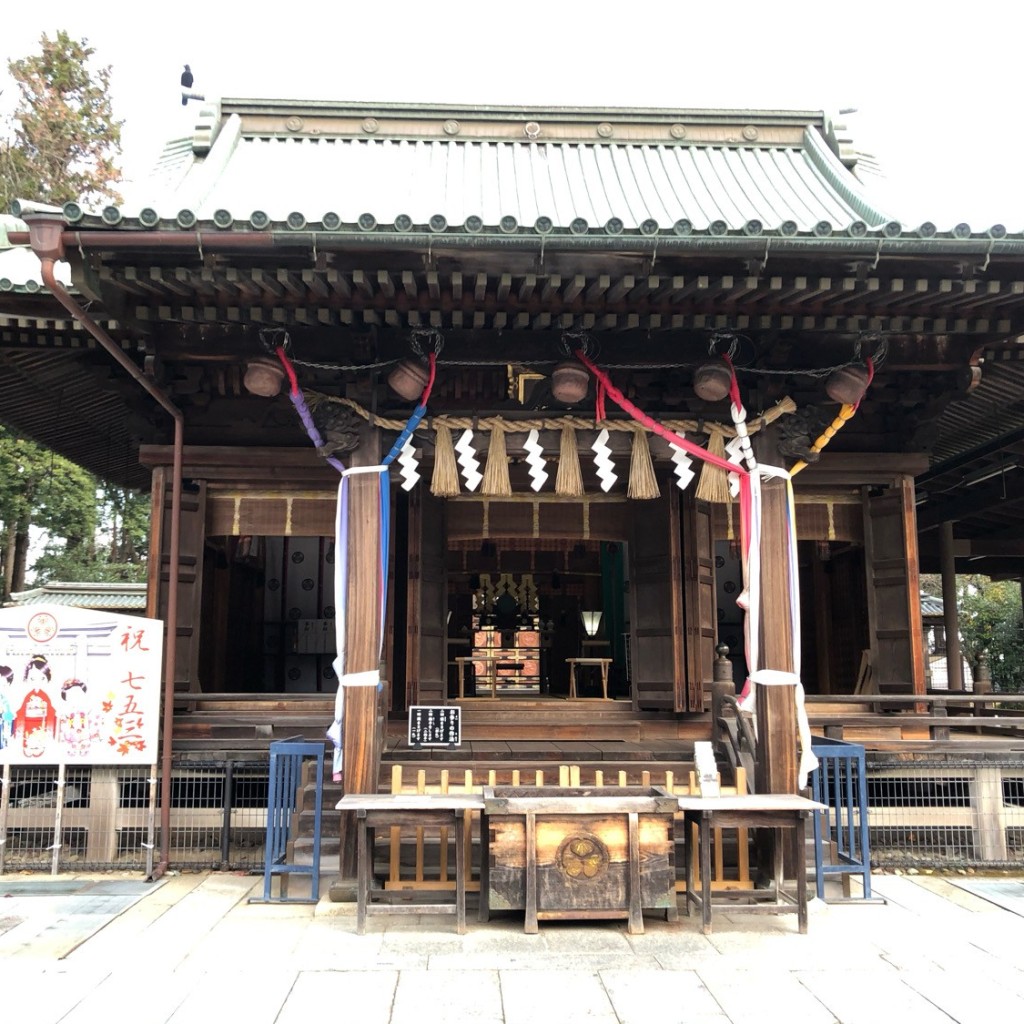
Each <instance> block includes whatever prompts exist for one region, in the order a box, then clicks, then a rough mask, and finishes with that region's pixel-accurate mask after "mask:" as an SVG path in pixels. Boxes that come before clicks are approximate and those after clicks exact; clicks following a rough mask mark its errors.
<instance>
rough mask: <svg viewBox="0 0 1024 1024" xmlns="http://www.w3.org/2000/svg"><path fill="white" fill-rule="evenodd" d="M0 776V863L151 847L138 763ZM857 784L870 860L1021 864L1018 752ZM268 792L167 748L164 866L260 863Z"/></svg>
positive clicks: (134, 858) (241, 773) (144, 865)
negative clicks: (863, 792)
mask: <svg viewBox="0 0 1024 1024" xmlns="http://www.w3.org/2000/svg"><path fill="white" fill-rule="evenodd" d="M563 767H564V768H565V771H566V772H569V771H570V767H571V766H563ZM523 773H524V777H525V775H526V774H527V769H525V768H524V769H523ZM660 774H661V775H663V774H664V773H660ZM4 777H5V779H6V780H7V781H6V783H5V785H4V787H3V794H2V802H0V872H3V871H54V872H56V871H74V870H79V871H81V870H96V871H102V870H127V871H132V870H138V871H140V872H142V871H147V870H148V869H149V866H150V865H151V863H152V853H153V849H154V848H155V849H157V850H159V849H160V845H161V836H160V822H159V814H155V813H154V810H155V808H158V807H159V806H160V797H161V793H160V781H159V779H156V778H154V777H153V772H152V771H151V769H149V768H106V767H94V768H68V769H66V772H65V775H64V779H63V785H62V786H61V785H59V782H60V779H59V773H58V770H57V768H55V767H54V768H49V767H8V768H6V769H5V776H4ZM649 778H650V782H651V783H653V784H656V785H661V784H663V783H664V781H665V780H663V778H661V777H659V773H654V772H652V773H650V776H649ZM603 781H604V780H602V782H603ZM609 781H614V780H609ZM867 791H868V792H867V803H868V824H869V832H870V849H871V860H872V864H873V865H874V866H876V867H932V868H938V869H943V868H946V869H955V868H961V867H991V868H1020V867H1021V865H1022V864H1024V759H1020V758H1018V759H1014V758H1012V757H1008V756H1007V755H1005V754H1002V755H1000V756H999V758H992V757H986V756H985V755H984V754H978V755H977V756H964V755H958V756H956V757H951V756H949V755H943V754H941V753H935V754H932V753H914V754H903V755H899V756H897V755H888V754H882V753H871V752H869V753H868V755H867ZM268 798H269V761H268V757H267V756H266V755H264V756H263V757H249V758H247V759H245V760H215V759H210V760H202V761H199V760H191V759H187V758H184V757H183V758H176V759H175V762H174V765H173V771H172V775H171V801H170V802H171V829H170V836H169V840H170V863H171V866H172V867H174V868H177V869H184V870H188V869H210V868H213V869H218V870H238V871H253V872H262V871H263V867H264V845H265V841H266V821H267V805H268ZM326 821H327V816H325V822H326ZM58 837H59V838H58Z"/></svg>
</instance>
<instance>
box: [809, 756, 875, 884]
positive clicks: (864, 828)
mask: <svg viewBox="0 0 1024 1024" xmlns="http://www.w3.org/2000/svg"><path fill="white" fill-rule="evenodd" d="M811 749H812V750H813V751H814V754H815V756H816V757H817V758H818V768H817V769H816V770H815V771H814V772H813V773H812V774H811V786H812V788H813V791H814V799H815V800H817V801H818V802H819V803H823V804H825V805H826V806H827V807H828V810H827V811H825V812H824V814H815V815H814V866H815V869H816V875H817V881H818V899H820V900H823V899H824V898H825V876H826V875H854V874H856V875H860V876H861V880H862V882H863V886H864V897H863V898H864V899H865V900H870V899H871V851H870V846H869V842H868V789H867V775H866V768H865V759H864V747H863V746H861V745H860V744H859V743H847V742H845V741H844V740H830V739H819V738H817V737H815V738H814V740H813V741H812V743H811ZM822 817H824V818H825V821H826V825H827V828H826V829H824V830H823V829H822ZM823 831H824V832H825V833H826V835H827V837H828V838H827V840H826V836H825V835H823V834H822V833H823ZM833 834H834V835H835V843H836V851H837V857H838V863H835V864H831V863H830V864H826V863H824V857H823V852H822V851H823V846H824V844H825V842H826V841H829V842H831V840H832V835H833Z"/></svg>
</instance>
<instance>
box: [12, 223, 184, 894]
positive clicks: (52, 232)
mask: <svg viewBox="0 0 1024 1024" xmlns="http://www.w3.org/2000/svg"><path fill="white" fill-rule="evenodd" d="M24 219H25V222H26V223H27V224H28V226H29V244H30V245H31V246H32V251H33V252H34V253H35V254H36V256H37V257H38V258H39V261H40V264H41V270H42V276H43V282H44V283H45V284H46V287H47V288H49V289H50V291H51V292H52V293H53V295H54V297H55V298H56V299H57V301H58V302H59V303H60V304H61V305H62V306H63V307H64V308H65V309H66V310H67V311H68V312H69V313H70V314H71V315H72V316H73V317H74V318H75V319H76V320H77V321H78V322H79V323H80V324H81V325H82V326H83V327H84V328H85V329H86V330H87V331H88V332H89V334H91V335H92V337H93V338H95V339H96V341H97V342H99V344H100V345H101V346H102V347H103V348H104V349H106V351H107V352H108V353H109V354H110V355H111V356H112V357H113V359H114V360H115V362H117V363H118V364H119V365H120V366H121V367H122V368H123V369H124V370H125V371H126V372H127V373H128V375H129V376H130V377H132V378H133V379H134V380H135V381H136V382H137V383H138V384H139V385H140V386H141V387H142V388H143V390H145V391H146V393H147V394H149V395H150V396H151V397H152V398H153V399H154V400H155V401H156V402H157V404H158V405H160V406H161V408H163V409H164V410H165V411H166V412H167V413H168V414H169V415H170V416H171V418H172V419H173V420H174V465H173V469H172V472H171V536H170V552H169V554H170V557H169V565H168V577H169V579H168V587H167V620H168V621H167V628H166V633H167V637H166V640H165V645H166V646H165V648H164V706H163V716H162V727H163V729H162V738H161V756H162V765H161V794H160V862H159V863H158V864H157V866H156V868H154V870H153V873H152V875H151V876H150V880H155V879H157V878H159V877H160V876H161V875H162V874H163V873H164V872H165V871H166V870H167V867H168V861H169V856H170V835H171V755H172V735H173V721H174V718H173V716H174V675H175V668H176V662H175V656H176V653H177V632H178V628H177V626H178V575H179V570H180V562H181V466H182V452H183V450H184V440H185V439H184V429H185V418H184V415H183V414H182V412H181V410H180V409H179V408H178V407H177V406H176V405H175V404H174V403H173V402H172V401H171V400H170V398H169V397H168V396H167V395H166V393H165V392H164V391H163V390H162V389H161V388H159V387H157V385H156V384H154V383H153V382H152V381H151V380H150V379H149V378H148V377H146V375H145V374H144V373H143V372H142V371H141V370H140V369H139V368H138V366H136V365H135V363H133V362H132V361H131V360H130V359H129V358H128V357H127V356H126V355H125V354H124V352H122V351H121V349H120V347H119V346H118V345H117V343H116V342H115V341H114V340H113V338H111V337H110V335H109V334H107V332H106V331H104V330H103V328H102V327H100V325H99V324H97V323H96V321H95V320H93V319H92V317H90V316H89V314H88V313H86V311H85V310H84V309H83V308H82V307H81V306H80V305H79V304H78V303H77V302H76V301H75V299H74V298H73V297H72V296H71V295H70V294H69V293H68V291H67V289H66V288H65V287H64V286H63V285H62V284H61V283H60V281H58V280H57V278H56V275H55V274H54V265H55V263H56V261H57V260H62V259H63V258H64V253H65V249H64V234H65V232H63V217H62V215H61V214H59V213H48V212H45V213H39V212H26V213H25V215H24ZM161 514H163V513H162V510H161ZM157 586H159V580H158V581H157Z"/></svg>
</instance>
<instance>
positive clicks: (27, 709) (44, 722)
mask: <svg viewBox="0 0 1024 1024" xmlns="http://www.w3.org/2000/svg"><path fill="white" fill-rule="evenodd" d="M26 677H27V673H26ZM14 734H15V736H17V737H18V738H19V739H20V740H21V750H22V753H23V754H24V755H25V757H42V756H43V754H45V753H46V751H47V748H48V747H49V745H50V742H51V741H52V740H53V739H54V738H55V737H56V735H57V712H56V711H54V709H53V703H52V702H51V701H50V698H49V696H48V695H47V694H46V692H45V691H43V690H38V689H37V690H30V691H29V692H28V694H27V695H26V697H25V699H24V700H23V701H22V702H21V707H20V708H18V713H17V714H16V715H15V716H14Z"/></svg>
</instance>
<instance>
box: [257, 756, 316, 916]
mask: <svg viewBox="0 0 1024 1024" xmlns="http://www.w3.org/2000/svg"><path fill="white" fill-rule="evenodd" d="M307 757H311V758H315V760H316V767H315V770H316V808H315V811H314V817H313V862H312V864H286V863H285V857H286V856H287V854H288V840H289V838H290V836H291V826H292V818H293V817H294V814H295V810H296V808H297V807H298V801H299V794H300V792H301V788H302V763H303V760H304V759H305V758H307ZM323 795H324V745H323V744H322V743H307V742H301V741H298V740H279V741H277V742H275V743H271V744H270V786H269V793H268V796H267V841H266V849H265V852H264V860H263V897H262V899H260V898H257V897H253V898H252V899H251V900H250V901H249V902H250V903H317V902H318V901H319V899H320V819H321V810H322V807H323ZM274 875H282V876H284V877H282V879H281V893H282V895H280V896H277V897H274V896H272V895H271V886H272V883H273V877H274ZM290 875H309V876H310V896H309V898H308V899H306V898H296V899H291V898H289V897H288V896H286V895H284V893H286V892H287V888H288V885H287V883H288V876H290Z"/></svg>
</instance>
